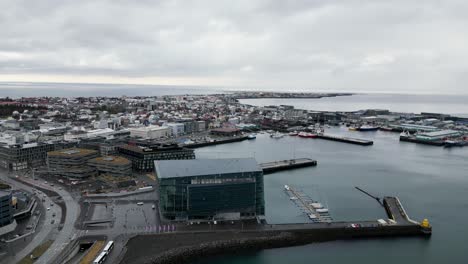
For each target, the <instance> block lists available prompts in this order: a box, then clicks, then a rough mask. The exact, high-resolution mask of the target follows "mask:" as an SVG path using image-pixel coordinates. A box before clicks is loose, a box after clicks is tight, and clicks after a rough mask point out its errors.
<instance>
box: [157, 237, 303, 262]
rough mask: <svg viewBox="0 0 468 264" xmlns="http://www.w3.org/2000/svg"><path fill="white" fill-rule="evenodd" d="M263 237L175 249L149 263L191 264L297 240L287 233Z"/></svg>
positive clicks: (220, 241)
mask: <svg viewBox="0 0 468 264" xmlns="http://www.w3.org/2000/svg"><path fill="white" fill-rule="evenodd" d="M259 235H260V234H259ZM261 235H262V236H261V237H254V238H239V239H232V240H219V241H213V242H205V243H201V244H199V245H193V246H185V247H180V248H175V249H172V250H169V251H166V252H164V253H163V254H161V255H159V256H157V257H155V258H153V259H152V260H151V261H150V262H149V263H154V264H156V263H158V264H159V263H164V264H180V263H190V262H191V261H193V260H196V259H198V258H200V257H203V256H217V255H224V254H234V253H236V252H239V251H241V252H245V251H256V250H261V249H266V248H277V247H283V246H285V245H291V244H292V243H294V240H295V236H294V235H292V234H291V233H287V232H281V233H278V234H270V235H266V236H265V234H261Z"/></svg>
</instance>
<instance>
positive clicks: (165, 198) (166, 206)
mask: <svg viewBox="0 0 468 264" xmlns="http://www.w3.org/2000/svg"><path fill="white" fill-rule="evenodd" d="M155 167H156V175H157V177H158V180H159V191H160V202H159V204H160V208H161V212H162V214H163V216H164V217H165V218H166V219H170V220H188V219H209V220H213V219H214V220H216V219H219V220H221V219H227V218H230V219H233V218H235V219H239V218H255V217H257V216H263V215H264V214H265V203H264V188H263V171H262V169H261V168H260V167H259V166H258V164H257V162H256V161H255V159H251V158H249V159H201V160H180V161H173V160H169V161H157V162H155Z"/></svg>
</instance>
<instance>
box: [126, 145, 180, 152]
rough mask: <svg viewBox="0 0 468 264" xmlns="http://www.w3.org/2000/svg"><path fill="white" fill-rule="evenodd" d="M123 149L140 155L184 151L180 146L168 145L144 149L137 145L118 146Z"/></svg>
mask: <svg viewBox="0 0 468 264" xmlns="http://www.w3.org/2000/svg"><path fill="white" fill-rule="evenodd" d="M118 147H119V148H121V149H126V150H130V151H134V152H138V153H152V152H158V151H165V150H180V149H183V148H182V147H179V146H178V145H174V144H168V145H159V146H151V147H143V146H135V145H120V146H118Z"/></svg>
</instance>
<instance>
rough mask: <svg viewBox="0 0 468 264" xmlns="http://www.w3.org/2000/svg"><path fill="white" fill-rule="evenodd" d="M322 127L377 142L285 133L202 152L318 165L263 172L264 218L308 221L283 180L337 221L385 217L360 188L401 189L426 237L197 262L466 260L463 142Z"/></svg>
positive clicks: (467, 163)
mask: <svg viewBox="0 0 468 264" xmlns="http://www.w3.org/2000/svg"><path fill="white" fill-rule="evenodd" d="M326 133H329V134H334V135H342V136H349V137H357V138H365V139H370V140H373V141H374V145H373V146H358V145H352V144H346V143H341V142H333V141H326V140H321V139H311V138H299V137H291V136H285V137H283V138H280V139H274V138H270V137H269V135H268V134H258V135H257V139H255V140H249V141H243V142H238V143H231V144H225V145H217V146H211V147H205V148H200V149H197V150H196V154H197V157H200V158H224V157H255V158H256V159H257V161H258V162H268V161H274V160H285V159H291V158H294V157H295V158H301V157H308V158H312V159H316V160H318V166H316V167H309V168H302V169H297V170H291V171H283V172H278V173H274V174H270V175H265V201H266V217H267V220H268V221H269V222H270V223H297V222H307V221H308V218H307V216H306V215H305V214H303V213H302V212H301V211H300V210H299V208H297V207H296V206H295V205H294V203H293V202H292V201H291V200H290V199H289V197H288V196H287V195H286V194H285V192H284V190H283V188H284V185H285V184H288V185H291V186H294V187H295V188H297V189H300V190H302V191H303V192H304V193H305V194H307V195H309V196H310V197H312V198H313V199H316V200H318V201H320V202H321V203H323V204H325V205H326V206H328V208H329V210H330V214H331V216H332V217H333V219H334V220H338V221H339V220H347V221H352V220H369V219H378V218H386V214H385V211H384V209H383V208H382V207H381V206H380V205H379V204H378V203H377V202H376V201H375V200H373V199H371V198H369V197H368V196H365V195H364V194H362V193H361V192H359V191H357V190H356V189H355V188H354V187H355V186H359V187H361V188H363V189H364V190H366V191H368V192H370V193H372V194H374V195H376V196H379V197H383V196H385V195H393V196H398V197H399V198H400V200H401V201H402V203H403V205H404V207H405V209H406V211H407V212H408V214H409V215H410V217H411V218H413V219H414V220H417V221H421V220H422V219H423V218H428V219H429V220H430V222H431V224H432V225H433V235H432V237H431V238H430V239H422V238H390V239H367V240H349V241H334V242H326V243H316V244H310V245H305V246H299V247H291V248H280V249H269V250H263V251H260V252H250V253H249V252H246V253H245V254H243V255H236V256H222V257H215V258H212V259H205V260H203V261H202V262H198V264H212V263H229V264H241V263H242V264H245V263H252V264H266V263H268V264H270V263H272V264H276V263H277V264H280V263H290V264H296V263H297V264H302V263H304V264H306V263H307V264H309V263H311V262H313V261H314V260H317V261H320V263H345V262H350V261H351V263H395V261H398V262H399V263H467V261H468V257H467V255H466V252H467V250H468V244H467V243H466V242H465V238H466V236H467V235H468V226H467V224H466V219H468V148H466V147H465V148H451V149H446V148H442V147H433V146H424V145H418V144H414V143H406V142H399V139H398V137H399V135H398V133H392V132H383V131H376V132H357V131H348V129H347V128H346V127H332V128H328V129H327V130H326Z"/></svg>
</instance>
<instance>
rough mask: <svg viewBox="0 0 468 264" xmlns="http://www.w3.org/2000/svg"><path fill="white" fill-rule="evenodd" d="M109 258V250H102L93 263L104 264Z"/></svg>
mask: <svg viewBox="0 0 468 264" xmlns="http://www.w3.org/2000/svg"><path fill="white" fill-rule="evenodd" d="M106 258H107V252H101V254H99V256H97V258H96V259H95V260H94V261H93V264H102V263H104V261H106Z"/></svg>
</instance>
